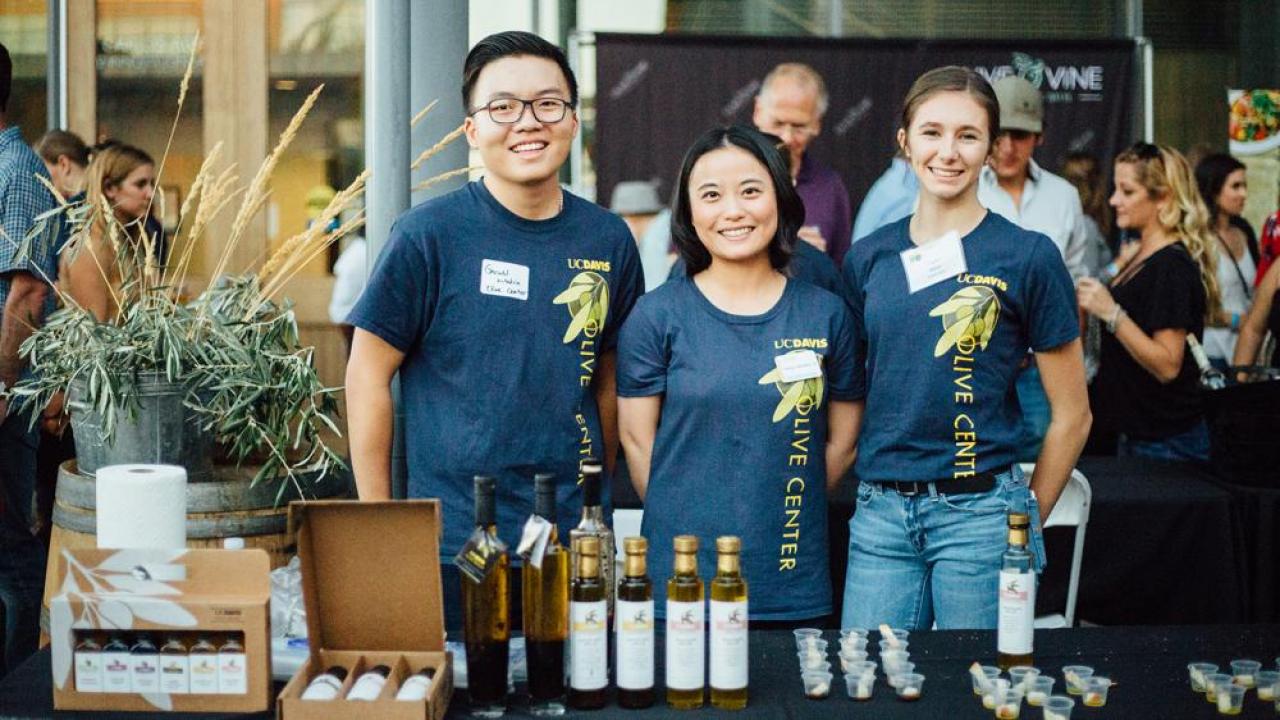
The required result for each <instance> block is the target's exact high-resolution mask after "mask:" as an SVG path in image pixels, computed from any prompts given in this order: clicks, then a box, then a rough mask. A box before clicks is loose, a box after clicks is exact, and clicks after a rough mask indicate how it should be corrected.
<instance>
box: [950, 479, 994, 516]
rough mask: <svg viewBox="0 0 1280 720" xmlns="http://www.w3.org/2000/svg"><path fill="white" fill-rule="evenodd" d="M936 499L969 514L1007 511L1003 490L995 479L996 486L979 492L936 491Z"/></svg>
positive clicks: (953, 508) (991, 513)
mask: <svg viewBox="0 0 1280 720" xmlns="http://www.w3.org/2000/svg"><path fill="white" fill-rule="evenodd" d="M938 500H940V501H941V502H942V504H943V505H945V506H946V507H948V508H951V509H952V510H958V511H960V512H963V513H969V514H971V515H995V514H1003V513H1007V512H1009V502H1008V500H1007V499H1006V498H1005V491H1004V488H1003V487H1002V485H1001V483H1000V482H999V480H998V479H997V481H996V486H995V487H993V488H991V489H990V490H988V491H986V492H980V493H938Z"/></svg>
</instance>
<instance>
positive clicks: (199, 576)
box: [49, 548, 271, 713]
mask: <svg viewBox="0 0 1280 720" xmlns="http://www.w3.org/2000/svg"><path fill="white" fill-rule="evenodd" d="M57 568H58V569H57V573H58V578H59V585H58V587H59V588H60V591H59V594H58V595H57V596H55V597H54V598H53V599H52V600H51V602H50V608H49V623H50V635H51V645H52V659H53V686H54V689H53V706H54V708H56V709H58V710H124V711H138V712H152V713H154V712H157V711H177V712H204V711H208V712H259V711H263V710H266V709H267V708H269V707H270V706H271V657H270V652H271V642H270V626H269V619H268V618H269V612H270V601H271V581H270V575H269V573H270V570H271V563H270V559H269V558H268V557H267V554H266V553H265V552H263V551H262V550H172V551H170V550H98V549H89V548H85V549H64V550H63V551H62V554H61V556H59V558H58V565H57ZM144 633H145V634H148V635H150V636H151V637H152V638H153V639H154V640H153V641H154V642H155V645H156V646H157V647H159V646H160V645H161V644H163V643H164V642H165V638H166V636H167V635H174V636H180V637H183V638H187V639H192V638H195V637H197V636H208V637H212V638H223V639H228V638H235V639H237V640H238V641H239V642H240V643H241V644H242V645H243V649H244V665H243V666H242V667H240V668H236V667H235V664H236V663H235V662H234V660H233V661H232V664H231V672H230V673H228V676H229V677H234V678H236V683H235V684H236V685H239V686H240V687H234V686H233V687H231V688H228V687H225V686H224V687H223V688H221V689H219V690H218V691H216V692H215V691H213V690H209V691H208V692H205V693H201V694H190V693H189V692H188V693H184V694H178V693H170V692H162V691H158V690H157V691H154V692H131V691H129V692H109V691H104V690H105V688H101V689H99V688H94V686H93V685H92V684H90V683H89V682H88V681H87V680H78V678H79V677H80V676H83V675H86V674H85V673H83V669H82V668H77V667H74V663H75V660H76V658H75V644H76V642H78V640H79V639H80V638H83V637H85V636H97V637H99V638H101V637H105V636H107V635H108V634H111V635H118V636H121V637H125V638H135V639H136V638H137V637H138V636H139V635H141V634H144ZM190 657H192V658H197V657H200V656H195V655H192V656H190ZM203 657H205V658H210V659H212V658H216V657H217V656H216V655H213V656H203ZM145 666H146V665H145V663H144V665H143V667H145ZM205 667H206V670H205V672H214V673H215V674H216V673H219V672H221V670H222V669H221V668H220V667H214V668H213V669H212V670H209V669H208V664H207V662H206V664H205ZM159 672H160V671H159V669H158V667H151V668H149V670H147V673H148V676H149V677H153V678H155V679H154V680H151V681H150V682H153V683H155V684H156V686H157V687H158V685H159V681H160V679H161V676H160V675H159ZM151 673H155V675H151ZM103 675H105V670H104V673H103ZM191 677H194V675H192V676H191ZM91 689H93V690H95V691H90V690H91ZM128 689H129V690H131V689H132V687H129V688H128ZM239 690H243V691H244V692H239Z"/></svg>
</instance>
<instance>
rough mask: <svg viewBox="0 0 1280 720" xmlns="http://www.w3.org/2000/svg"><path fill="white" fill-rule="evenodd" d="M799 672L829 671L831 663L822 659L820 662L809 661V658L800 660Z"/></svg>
mask: <svg viewBox="0 0 1280 720" xmlns="http://www.w3.org/2000/svg"><path fill="white" fill-rule="evenodd" d="M800 672H801V673H807V672H831V663H830V662H828V661H826V660H823V661H821V662H811V661H810V660H806V659H803V658H802V659H801V660H800Z"/></svg>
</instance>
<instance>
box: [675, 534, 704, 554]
mask: <svg viewBox="0 0 1280 720" xmlns="http://www.w3.org/2000/svg"><path fill="white" fill-rule="evenodd" d="M672 545H674V546H675V548H676V552H678V553H696V552H698V536H697V535H677V536H676V537H675V539H674V540H672Z"/></svg>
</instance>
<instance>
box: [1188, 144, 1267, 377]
mask: <svg viewBox="0 0 1280 720" xmlns="http://www.w3.org/2000/svg"><path fill="white" fill-rule="evenodd" d="M1196 185H1197V186H1198V187H1199V189H1200V198H1201V199H1202V200H1204V204H1205V205H1206V206H1207V207H1208V210H1209V229H1210V230H1212V231H1213V233H1214V235H1216V236H1217V241H1218V257H1217V263H1218V291H1219V294H1220V295H1221V296H1222V311H1221V312H1220V313H1218V314H1217V315H1214V316H1210V317H1209V318H1207V319H1206V320H1205V325H1207V326H1208V327H1206V328H1205V330H1204V351H1205V354H1206V355H1208V356H1209V361H1210V362H1212V363H1213V364H1214V365H1216V366H1217V367H1218V368H1219V369H1226V367H1227V366H1228V365H1229V364H1230V363H1231V356H1232V355H1233V354H1234V353H1235V349H1236V340H1237V338H1239V336H1240V323H1241V321H1242V320H1243V319H1244V314H1245V313H1246V312H1248V311H1249V303H1251V302H1252V301H1253V285H1254V278H1255V276H1256V275H1257V272H1258V238H1257V236H1256V235H1255V234H1254V232H1253V228H1252V227H1249V223H1248V221H1246V220H1245V219H1244V218H1242V217H1241V213H1243V212H1244V204H1245V201H1246V200H1248V199H1249V185H1248V182H1247V181H1246V179H1245V168H1244V163H1242V162H1240V161H1239V160H1237V159H1235V158H1233V157H1231V156H1230V155H1226V154H1223V153H1216V154H1213V155H1208V156H1206V157H1205V158H1204V159H1203V160H1201V161H1200V162H1199V164H1197V165H1196Z"/></svg>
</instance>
